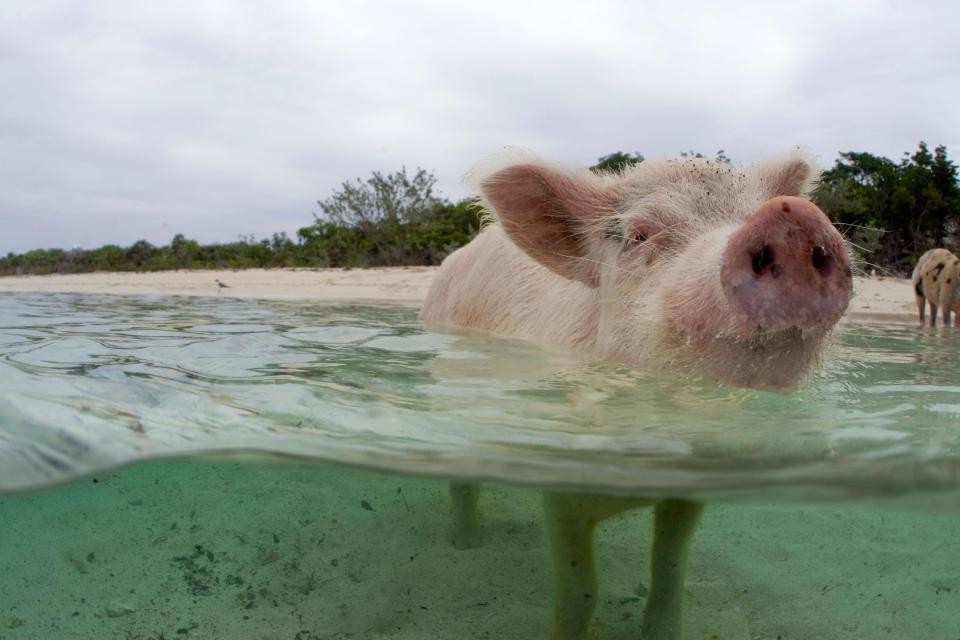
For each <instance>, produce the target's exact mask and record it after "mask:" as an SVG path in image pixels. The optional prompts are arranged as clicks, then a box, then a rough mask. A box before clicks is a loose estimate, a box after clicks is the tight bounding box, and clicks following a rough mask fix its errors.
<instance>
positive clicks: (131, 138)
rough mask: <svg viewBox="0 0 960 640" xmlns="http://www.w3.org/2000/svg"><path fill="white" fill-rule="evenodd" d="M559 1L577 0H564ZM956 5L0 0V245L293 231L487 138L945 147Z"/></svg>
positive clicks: (459, 169)
mask: <svg viewBox="0 0 960 640" xmlns="http://www.w3.org/2000/svg"><path fill="white" fill-rule="evenodd" d="M567 4H569V8H563V7H564V5H567ZM958 7H960V3H956V2H936V3H921V2H914V1H906V0H904V1H897V2H848V1H838V0H831V1H830V2H783V3H778V2H769V1H768V2H740V3H732V2H697V1H690V0H684V1H683V2H643V1H640V0H620V1H609V2H597V1H589V2H588V1H582V2H576V3H564V2H560V1H558V0H553V1H546V2H524V1H522V0H510V1H509V2H498V1H496V0H482V1H479V2H473V3H465V2H457V1H454V0H437V1H435V2H429V1H425V2H394V1H388V0H383V1H382V2H364V1H359V0H342V1H337V2H328V1H322V0H321V1H314V2H289V1H286V0H271V1H270V2H262V1H256V2H238V1H232V2H229V1H223V2H219V1H214V0H189V1H188V2H173V1H167V2H150V3H147V2H142V3H141V2H133V1H131V0H98V1H97V2H75V1H70V0H64V1H58V0H51V1H43V0H28V1H22V2H21V1H20V0H4V1H3V2H0V86H2V98H0V255H3V254H6V253H7V252H8V251H14V252H22V251H25V250H28V249H31V248H36V247H65V248H66V247H74V246H79V247H84V248H92V247H97V246H100V245H102V244H107V243H115V244H120V245H124V246H126V245H129V244H131V243H133V242H135V241H136V240H138V239H141V238H143V239H147V240H149V241H150V242H152V243H154V244H158V245H162V244H167V243H169V241H170V239H171V238H172V237H173V235H174V234H176V233H184V234H186V235H187V236H188V237H190V238H194V239H197V240H199V241H201V242H215V241H233V240H236V239H237V237H238V236H239V235H241V234H243V235H249V234H253V235H255V236H256V237H257V238H264V237H269V236H270V235H271V234H272V233H274V232H277V231H286V232H287V233H289V234H290V235H293V234H294V233H295V231H296V229H297V228H299V227H302V226H305V225H307V224H309V223H311V222H312V220H313V213H314V212H317V211H318V207H317V206H316V201H317V200H318V199H324V198H326V197H327V196H328V195H330V193H331V192H332V190H333V189H335V188H337V186H338V185H339V184H340V183H341V182H343V181H344V180H348V179H352V178H354V177H365V176H368V175H369V174H370V172H371V171H372V170H375V169H376V170H383V171H393V170H395V169H399V168H400V167H402V166H407V167H408V168H410V169H413V168H415V167H417V166H421V167H424V168H426V169H430V170H433V171H434V172H435V174H436V175H437V177H438V178H439V186H440V190H441V192H442V194H443V195H444V196H446V197H448V198H451V199H456V198H459V197H461V196H463V195H465V193H464V191H463V188H462V187H461V185H460V177H461V176H462V174H463V173H464V172H465V171H466V170H467V169H469V168H470V166H471V165H472V164H473V163H474V162H475V161H477V160H480V159H483V158H485V157H487V156H489V155H490V154H491V153H492V152H495V151H496V150H497V149H498V148H500V147H502V146H503V145H515V146H523V147H528V148H531V149H533V150H535V151H537V152H539V153H540V154H542V155H545V156H549V157H553V158H557V159H560V160H564V161H567V162H571V163H578V164H583V165H589V164H592V163H593V162H595V161H596V159H597V158H598V157H599V156H601V155H605V154H607V153H611V152H613V151H616V150H623V151H629V152H633V151H639V152H641V153H643V154H644V155H645V156H646V157H647V158H660V157H673V156H676V155H677V154H678V153H679V152H681V151H684V150H688V149H695V150H697V151H700V152H703V153H705V154H709V155H713V154H714V153H715V152H716V151H717V150H719V149H724V150H725V151H726V153H727V155H728V156H730V157H731V158H733V159H734V160H735V161H738V162H743V163H747V162H750V161H753V160H757V159H759V158H762V157H763V156H764V155H767V154H770V153H776V152H778V151H782V150H784V149H787V148H789V147H791V146H794V145H798V144H799V145H804V146H807V147H809V148H811V149H813V151H814V152H816V153H817V154H819V156H820V158H821V163H822V164H823V165H825V166H832V164H833V163H834V161H835V160H836V157H837V153H838V152H839V151H847V150H856V151H869V152H871V153H875V154H879V155H884V156H887V157H890V158H893V159H899V158H900V157H901V156H902V154H903V152H905V151H912V150H914V149H915V148H916V145H917V143H918V141H920V140H925V141H927V142H928V143H929V144H930V145H931V146H934V145H938V144H943V145H946V146H947V147H948V149H949V151H950V152H951V157H952V158H954V159H955V160H960V37H958V32H960V26H958V25H960V8H958Z"/></svg>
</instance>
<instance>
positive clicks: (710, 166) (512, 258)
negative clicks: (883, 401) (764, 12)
mask: <svg viewBox="0 0 960 640" xmlns="http://www.w3.org/2000/svg"><path fill="white" fill-rule="evenodd" d="M817 175H818V171H817V169H816V168H815V167H814V165H813V163H812V162H811V161H810V159H809V158H808V157H807V156H806V155H804V154H803V153H802V152H800V151H795V152H792V153H788V154H785V155H783V156H780V157H776V158H773V159H771V160H768V161H766V162H763V163H761V164H758V165H755V166H753V167H750V168H749V169H746V170H740V169H738V168H735V167H733V166H730V165H727V164H723V163H717V162H711V161H708V160H703V159H687V160H682V161H666V162H650V161H646V162H643V163H641V164H639V165H636V166H634V167H632V168H630V169H627V170H626V171H624V172H623V173H622V174H603V175H597V174H594V173H592V172H590V171H589V170H586V169H571V168H564V167H561V166H558V165H556V164H553V163H549V162H544V161H542V160H540V159H538V158H535V157H530V156H523V155H515V156H512V157H509V158H506V159H505V160H503V161H500V162H497V163H494V164H490V165H487V166H482V167H480V168H478V169H475V170H474V171H473V172H472V174H471V176H470V181H471V182H472V183H473V184H474V186H475V187H477V188H478V190H479V192H480V194H481V195H482V198H483V203H484V205H485V207H486V209H487V211H488V212H489V214H490V215H491V217H492V220H493V222H492V223H491V224H490V225H488V226H487V227H486V228H485V229H484V230H483V231H482V232H481V233H480V234H479V235H478V236H477V238H475V239H474V240H473V241H472V242H471V243H470V244H468V245H467V246H465V247H463V248H461V249H459V250H458V251H456V252H454V253H453V254H452V255H450V257H448V258H447V259H446V260H445V261H444V263H443V265H442V267H441V268H440V271H439V273H438V274H437V276H436V278H435V280H434V282H433V285H432V286H431V289H430V291H429V293H428V295H427V299H426V301H425V303H424V306H423V309H422V313H421V317H422V318H423V320H424V321H426V322H427V323H429V324H432V325H434V326H439V325H447V326H456V327H465V328H473V329H480V330H485V331H489V332H492V333H494V334H498V335H504V336H511V337H521V338H528V339H531V340H537V341H541V342H544V343H552V344H555V345H562V346H566V347H569V348H570V349H572V350H575V351H578V352H582V353H584V354H587V355H588V356H591V357H596V358H602V359H610V360H615V361H621V362H627V363H635V364H640V365H645V366H649V367H654V368H660V369H666V370H670V371H682V372H689V373H693V374H697V375H702V376H705V377H708V378H711V379H715V380H719V381H722V382H725V383H728V384H732V385H738V386H746V387H753V388H761V389H774V390H787V389H790V388H791V387H793V386H795V385H796V384H797V383H798V382H799V381H800V379H801V378H802V377H803V376H804V374H805V373H807V372H808V371H809V369H810V368H811V366H812V365H813V364H814V363H815V361H816V359H817V355H818V353H819V351H820V349H821V347H822V345H823V342H824V338H825V337H826V336H827V334H828V333H829V331H830V329H831V328H832V327H833V325H834V324H835V323H836V322H837V320H838V319H839V318H840V316H841V315H842V314H843V313H844V311H845V310H846V308H847V304H848V302H849V300H850V295H851V284H852V273H851V262H850V257H849V253H848V250H847V247H846V244H845V242H844V240H843V238H842V237H841V236H840V234H839V233H838V232H837V230H836V229H835V228H834V227H833V226H832V225H831V224H830V221H829V220H828V219H827V217H826V216H825V215H824V214H823V212H821V211H820V210H819V209H818V208H817V207H816V206H815V205H814V204H812V203H811V202H810V201H809V200H807V199H806V198H805V196H806V194H807V193H808V192H809V190H810V188H811V186H812V184H813V183H814V181H815V180H816V178H817ZM451 493H452V496H453V505H454V520H455V523H454V544H455V545H456V546H458V547H471V546H475V545H477V544H479V529H478V517H477V499H478V489H477V487H476V485H470V484H454V485H452V486H451ZM545 502H546V514H547V521H548V531H549V536H550V542H551V547H552V555H553V564H554V574H555V579H554V582H555V594H554V597H555V600H554V616H553V625H552V628H551V636H550V637H551V638H552V639H553V640H579V639H581V638H584V637H586V634H587V628H588V625H589V622H590V618H591V616H592V613H593V606H594V602H595V601H596V598H597V585H596V575H595V570H594V564H593V530H594V527H595V526H596V524H597V523H598V522H599V521H601V520H603V519H604V518H607V517H610V516H612V515H615V514H617V513H619V512H621V511H623V510H625V509H629V508H632V507H637V506H643V505H654V508H655V520H654V540H653V547H652V556H653V557H652V562H651V586H650V592H649V595H648V598H647V603H646V610H645V613H644V621H643V637H644V638H645V639H648V640H649V639H651V638H656V639H667V638H677V637H679V633H680V608H681V601H682V597H683V595H682V594H683V579H684V571H685V565H686V556H687V549H688V547H689V542H690V540H691V538H692V535H693V532H694V530H695V528H696V524H697V521H698V519H699V516H700V513H701V510H702V505H700V504H698V503H696V502H693V501H689V500H684V499H680V498H676V499H661V498H657V499H652V498H651V499H643V498H624V497H612V496H597V495H588V494H577V493H564V492H547V494H546V499H545Z"/></svg>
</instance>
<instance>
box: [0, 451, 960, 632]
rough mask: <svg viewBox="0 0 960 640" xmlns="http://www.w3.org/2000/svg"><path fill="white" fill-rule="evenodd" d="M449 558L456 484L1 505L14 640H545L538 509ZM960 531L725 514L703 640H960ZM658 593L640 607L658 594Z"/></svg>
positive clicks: (694, 568)
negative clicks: (451, 491)
mask: <svg viewBox="0 0 960 640" xmlns="http://www.w3.org/2000/svg"><path fill="white" fill-rule="evenodd" d="M481 506H482V510H483V533H484V537H485V545H484V546H483V547H482V548H480V549H476V550H472V551H456V550H454V549H453V548H452V547H451V546H450V544H449V542H448V538H447V536H448V527H449V517H448V508H449V505H448V496H447V487H446V485H445V483H442V482H439V481H431V480H420V479H414V478H408V477H397V476H388V475H377V474H372V473H367V472H357V471H345V470H340V469H333V468H329V467H319V466H307V467H304V466H269V465H262V464H241V463H236V462H223V461H221V462H205V461H177V462H156V463H151V464H146V465H139V466H134V467H130V468H127V469H123V470H121V471H119V472H116V473H112V474H107V475H103V476H98V477H97V478H96V479H95V480H94V479H86V480H84V481H81V482H77V483H74V484H72V485H67V486H64V487H60V488H56V489H52V490H46V491H43V492H40V493H34V494H27V495H21V496H0V525H2V526H0V638H3V639H4V640H49V639H52V638H57V639H63V640H67V639H75V638H76V639H80V638H82V639H101V638H119V639H123V640H148V639H149V640H173V639H181V638H182V639H190V638H193V639H195V640H197V639H203V640H218V639H221V638H222V639H227V638H230V639H234V638H237V639H240V638H242V639H245V640H246V639H257V640H259V639H263V640H267V639H269V640H321V639H323V640H341V639H347V638H358V639H381V638H396V639H404V640H406V639H409V640H413V639H417V640H426V639H447V638H449V639H458V640H459V639H469V638H476V639H490V640H507V639H514V638H515V639H523V640H531V639H538V638H544V639H545V638H546V636H547V627H548V623H549V617H550V591H551V589H550V584H551V583H550V580H551V577H550V570H549V563H548V558H549V554H548V550H547V547H546V540H545V535H544V529H543V522H542V518H541V514H540V497H539V494H538V493H537V492H535V491H531V490H520V489H512V488H502V487H486V488H485V490H484V493H483V495H482V497H481ZM649 528H650V515H649V511H648V510H643V511H633V512H630V513H628V514H626V515H624V516H622V517H620V518H618V519H616V520H613V521H610V522H608V523H605V524H604V525H603V526H601V527H600V529H599V544H600V546H599V559H598V563H599V567H600V574H601V593H600V596H599V601H598V607H597V617H596V625H595V634H594V637H602V638H609V639H613V640H617V639H623V640H626V639H628V638H630V639H633V640H635V639H636V638H637V637H638V636H639V624H640V620H639V617H640V612H641V610H642V607H643V591H644V589H645V587H644V586H642V585H641V584H640V583H641V581H642V583H643V584H644V585H645V584H648V577H647V571H648V559H647V557H646V554H647V553H648V549H649V540H650V535H649ZM958 540H960V516H958V515H956V514H955V513H954V514H947V515H944V514H932V513H923V512H920V513H916V512H910V511H901V510H894V509H879V508H870V507H865V506H854V505H846V506H845V505H830V506H810V505H802V504H793V505H781V506H754V505H750V506H744V505H712V506H708V508H707V510H706V512H705V514H704V519H703V522H702V525H701V527H700V530H699V532H698V534H697V537H696V539H695V541H694V545H693V548H692V552H691V556H690V568H689V580H688V587H687V599H686V614H687V615H686V631H685V634H684V637H685V638H691V639H694V638H696V639H709V640H716V639H720V640H734V639H743V640H747V639H755V638H756V639H760V638H763V639H768V638H769V639H771V640H772V639H776V638H779V639H781V640H800V639H808V638H809V639H811V640H812V639H817V640H830V639H834V638H836V639H841V638H842V639H844V640H853V639H861V638H862V639H864V640H867V639H870V640H874V639H876V638H893V639H903V640H914V639H917V638H929V639H938V638H943V639H951V640H953V639H954V638H956V637H957V634H958V629H960V553H958V542H957V541H958ZM638 587H639V588H638Z"/></svg>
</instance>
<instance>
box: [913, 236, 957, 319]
mask: <svg viewBox="0 0 960 640" xmlns="http://www.w3.org/2000/svg"><path fill="white" fill-rule="evenodd" d="M913 290H914V293H915V294H916V298H917V309H918V310H919V312H920V324H923V310H924V306H925V305H924V302H927V303H929V304H930V326H935V325H936V324H937V308H938V307H939V308H940V311H941V313H942V314H943V326H945V327H949V326H950V312H951V311H956V312H957V313H958V314H960V296H958V290H960V259H958V258H957V256H955V255H953V254H952V253H950V252H949V251H948V250H946V249H930V250H929V251H927V252H926V253H924V254H923V255H922V256H920V259H919V260H918V261H917V266H916V267H914V269H913Z"/></svg>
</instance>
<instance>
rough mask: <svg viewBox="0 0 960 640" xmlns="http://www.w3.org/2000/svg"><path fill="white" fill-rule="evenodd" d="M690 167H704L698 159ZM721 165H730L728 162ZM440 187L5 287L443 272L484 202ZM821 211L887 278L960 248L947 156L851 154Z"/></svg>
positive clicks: (40, 254) (58, 262)
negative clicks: (151, 278)
mask: <svg viewBox="0 0 960 640" xmlns="http://www.w3.org/2000/svg"><path fill="white" fill-rule="evenodd" d="M681 155H682V156H684V157H703V156H702V155H701V154H699V153H695V152H693V151H689V152H685V153H683V154H681ZM716 160H717V161H720V162H730V159H729V158H728V157H727V156H726V155H725V154H724V152H723V151H719V152H717V154H716ZM639 162H643V155H641V154H640V153H633V154H630V153H624V152H622V151H617V152H615V153H612V154H610V155H607V156H604V157H602V158H600V159H599V160H598V162H597V164H596V165H594V166H593V167H591V169H593V170H594V171H598V172H599V171H620V170H622V169H623V168H625V167H628V166H630V165H633V164H637V163H639ZM435 186H436V178H435V177H434V175H433V174H432V173H430V172H429V171H425V170H423V169H417V170H416V172H415V173H414V174H413V175H412V176H409V175H407V171H406V169H401V170H400V171H397V172H394V173H391V174H383V173H380V172H376V171H375V172H373V174H372V176H371V177H370V178H368V179H366V180H361V179H359V178H357V179H356V180H354V181H352V182H344V183H343V184H342V185H341V187H340V188H339V189H336V190H335V191H334V192H333V193H332V194H331V195H330V196H329V197H328V198H327V199H326V200H321V201H319V202H318V203H317V204H318V205H319V207H320V213H319V214H315V215H314V220H313V223H312V224H309V225H307V226H305V227H303V228H301V229H299V230H298V231H297V234H296V235H297V237H296V239H295V240H294V239H292V238H290V237H288V236H287V235H286V234H285V233H277V234H274V235H273V237H272V238H270V239H262V240H256V239H255V238H253V237H241V238H240V239H239V240H238V241H236V242H230V243H223V244H211V245H201V244H199V243H198V242H196V241H194V240H190V239H188V238H185V237H184V236H183V235H182V234H177V235H176V236H174V238H173V239H172V240H171V242H170V244H169V245H166V246H162V247H157V246H153V245H151V244H150V243H149V242H147V241H145V240H140V241H138V242H135V243H134V244H133V245H132V246H130V247H126V248H125V247H119V246H116V245H105V246H102V247H100V248H98V249H92V250H84V249H71V250H64V249H35V250H33V251H28V252H26V253H23V254H19V255H15V254H12V253H11V254H8V255H7V256H6V257H4V258H0V275H12V274H27V273H33V274H47V273H80V272H87V271H156V270H165V269H213V268H217V269H224V268H225V269H242V268H250V267H261V268H267V267H374V266H387V265H422V264H439V262H440V261H441V260H443V258H444V257H445V256H446V255H448V254H449V253H450V252H451V251H453V250H454V249H456V248H457V247H459V246H461V245H463V244H465V243H466V242H467V241H469V240H470V238H472V237H473V236H474V235H475V234H476V232H477V231H478V230H479V228H480V225H481V211H480V209H479V208H478V207H477V205H476V202H475V201H474V200H470V199H465V200H461V201H459V202H450V201H448V200H446V199H444V198H442V197H440V196H439V194H437V193H436V192H435ZM814 199H815V200H816V202H817V203H818V204H819V205H820V206H821V207H822V208H823V210H824V211H825V212H827V214H828V215H830V217H831V218H832V219H833V220H834V222H835V223H836V224H837V225H838V227H840V229H841V231H843V232H844V233H845V234H846V235H847V237H848V238H850V240H851V241H852V242H853V243H854V244H855V245H856V246H857V247H858V251H859V252H860V253H861V259H862V260H863V261H864V262H865V263H866V264H867V265H872V266H873V267H876V268H877V269H879V270H881V271H882V272H886V273H891V274H898V275H905V274H908V273H909V271H910V269H911V268H912V266H913V264H914V263H915V261H916V259H917V258H918V257H919V255H920V254H921V253H923V252H924V251H925V250H926V249H929V248H931V247H934V246H946V247H948V248H951V249H954V250H956V249H957V248H958V247H960V185H958V183H957V166H956V165H955V164H954V163H953V161H951V160H950V159H949V158H948V156H947V150H946V148H944V147H942V146H938V147H936V148H935V149H934V150H933V152H932V153H931V152H930V150H929V148H928V147H927V145H926V144H925V143H923V142H921V143H920V145H919V147H918V149H917V151H916V152H914V153H913V154H909V153H907V154H904V157H903V158H902V159H901V160H900V161H899V162H894V161H892V160H889V159H887V158H882V157H878V156H874V155H871V154H869V153H862V152H847V153H842V154H840V158H839V159H838V160H837V162H836V164H835V165H834V167H833V168H831V169H829V170H827V171H826V172H825V173H824V175H823V177H822V180H821V182H820V186H819V187H818V189H817V192H816V193H815V194H814Z"/></svg>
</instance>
